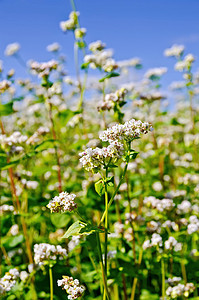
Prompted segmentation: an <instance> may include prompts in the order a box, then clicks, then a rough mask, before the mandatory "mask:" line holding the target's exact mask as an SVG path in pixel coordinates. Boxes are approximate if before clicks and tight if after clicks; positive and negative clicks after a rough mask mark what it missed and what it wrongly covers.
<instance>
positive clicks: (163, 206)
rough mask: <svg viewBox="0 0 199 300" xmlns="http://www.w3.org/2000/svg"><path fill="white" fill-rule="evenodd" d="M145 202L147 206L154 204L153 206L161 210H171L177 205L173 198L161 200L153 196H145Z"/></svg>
mask: <svg viewBox="0 0 199 300" xmlns="http://www.w3.org/2000/svg"><path fill="white" fill-rule="evenodd" d="M143 203H144V204H146V205H147V206H152V208H156V209H157V210H158V211H160V212H163V211H165V210H171V209H172V208H173V207H174V206H175V204H174V202H173V200H172V199H162V200H160V199H157V198H155V197H153V196H149V197H145V198H144V201H143Z"/></svg>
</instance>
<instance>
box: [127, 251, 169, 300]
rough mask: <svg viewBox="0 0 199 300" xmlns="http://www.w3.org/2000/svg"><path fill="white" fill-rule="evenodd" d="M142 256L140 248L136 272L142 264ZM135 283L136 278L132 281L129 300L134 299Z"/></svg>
mask: <svg viewBox="0 0 199 300" xmlns="http://www.w3.org/2000/svg"><path fill="white" fill-rule="evenodd" d="M142 254H143V249H142V248H141V250H140V253H139V259H138V270H139V268H140V265H141V262H142ZM137 282H138V278H137V277H135V278H134V280H133V286H132V290H131V300H134V299H135V291H136V285H137ZM163 300H164V299H163Z"/></svg>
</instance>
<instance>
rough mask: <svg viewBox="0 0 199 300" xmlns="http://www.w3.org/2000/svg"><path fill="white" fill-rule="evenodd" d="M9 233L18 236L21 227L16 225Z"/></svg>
mask: <svg viewBox="0 0 199 300" xmlns="http://www.w3.org/2000/svg"><path fill="white" fill-rule="evenodd" d="M9 233H10V234H11V235H13V236H15V235H17V234H18V233H19V226H18V225H17V224H14V225H12V226H11V227H10V230H9Z"/></svg>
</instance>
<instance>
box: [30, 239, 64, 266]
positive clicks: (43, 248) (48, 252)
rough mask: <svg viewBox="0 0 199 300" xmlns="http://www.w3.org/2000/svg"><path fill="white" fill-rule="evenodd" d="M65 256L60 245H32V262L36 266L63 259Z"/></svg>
mask: <svg viewBox="0 0 199 300" xmlns="http://www.w3.org/2000/svg"><path fill="white" fill-rule="evenodd" d="M66 256H67V254H66V249H64V248H62V247H61V246H60V245H58V246H54V245H50V244H46V243H41V244H35V245H34V261H35V263H36V264H38V265H42V264H44V262H45V261H49V260H56V259H57V257H59V259H60V260H61V259H63V258H65V257H66Z"/></svg>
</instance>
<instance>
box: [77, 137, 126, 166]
mask: <svg viewBox="0 0 199 300" xmlns="http://www.w3.org/2000/svg"><path fill="white" fill-rule="evenodd" d="M79 155H80V156H81V158H80V162H81V164H82V165H83V167H84V168H85V169H86V170H87V171H90V170H92V169H94V168H99V167H100V166H103V165H107V164H108V163H109V162H110V160H111V162H113V163H114V162H115V161H116V160H117V159H119V158H121V156H122V155H123V145H122V144H121V143H119V142H118V141H114V142H112V143H110V145H109V146H107V147H103V148H98V147H96V148H94V149H92V148H88V149H86V150H85V151H84V152H81V153H80V154H79Z"/></svg>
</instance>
